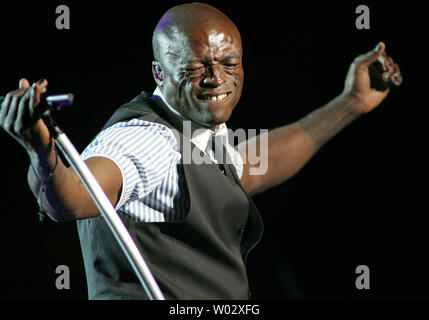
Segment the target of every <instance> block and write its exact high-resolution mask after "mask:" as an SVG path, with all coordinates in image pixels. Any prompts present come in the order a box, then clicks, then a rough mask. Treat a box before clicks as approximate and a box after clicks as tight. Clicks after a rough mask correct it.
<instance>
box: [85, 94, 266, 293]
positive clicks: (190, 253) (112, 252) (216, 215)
mask: <svg viewBox="0 0 429 320" xmlns="http://www.w3.org/2000/svg"><path fill="white" fill-rule="evenodd" d="M134 118H138V119H143V120H146V121H151V122H157V123H161V124H164V125H166V126H167V127H169V128H170V129H171V130H173V132H175V134H176V138H178V139H179V140H178V143H179V146H180V152H181V153H182V152H183V144H182V143H180V141H183V140H180V139H187V138H186V137H184V136H183V134H182V123H183V122H182V121H181V120H179V118H178V117H176V116H173V115H172V114H171V113H170V111H169V110H168V109H167V108H166V107H165V106H164V105H163V102H162V101H161V99H159V98H158V97H156V96H153V97H151V96H150V95H149V94H147V93H144V92H143V93H142V94H140V95H139V96H137V97H136V98H135V99H134V100H132V101H131V102H129V103H127V104H125V105H123V106H122V107H120V108H119V109H118V110H117V111H116V112H115V113H114V114H113V116H112V117H111V119H110V120H109V121H108V122H107V124H106V125H105V126H104V128H107V127H109V126H111V125H113V124H115V123H117V122H120V121H128V120H131V119H134ZM187 141H188V142H189V143H190V141H189V139H188V140H187ZM191 148H192V149H193V148H196V147H195V145H193V144H191ZM182 156H183V153H182ZM224 168H225V174H223V173H222V172H221V171H220V170H219V167H218V166H217V165H216V164H213V163H211V164H194V163H191V164H180V165H179V167H178V170H180V171H181V172H182V173H184V177H185V180H186V186H187V190H184V191H186V192H185V194H186V195H187V197H188V199H189V201H188V202H187V203H188V206H189V207H188V208H187V215H186V217H185V218H183V220H180V221H174V222H161V223H147V222H135V221H132V220H131V219H128V218H124V217H122V221H123V222H124V224H125V226H126V227H127V229H128V231H129V233H130V235H131V236H132V238H133V240H134V241H135V243H136V245H137V247H138V248H139V250H140V251H141V252H142V254H143V257H144V258H145V260H146V262H147V264H148V266H149V268H150V270H151V271H152V274H153V275H154V277H155V279H156V281H157V282H158V285H159V287H160V289H161V291H162V292H163V294H164V296H165V298H166V299H248V298H250V290H249V285H248V279H247V275H246V267H245V263H246V257H247V254H248V253H249V251H250V250H251V249H252V248H253V247H254V246H255V245H256V244H257V242H259V240H260V238H261V236H262V231H263V225H262V220H261V217H260V215H259V212H258V210H257V209H256V207H255V205H254V204H253V201H252V200H251V199H250V197H249V196H248V195H247V193H246V192H245V191H244V190H243V188H242V186H241V184H240V181H239V178H238V177H237V175H236V172H235V169H234V168H233V166H232V165H230V164H225V165H224ZM78 231H79V237H80V241H81V247H82V253H83V258H84V264H85V271H86V277H87V283H88V294H89V298H90V299H147V296H146V294H145V292H144V290H143V288H142V286H141V284H140V282H139V281H138V279H137V277H136V276H135V274H134V271H133V269H132V268H131V265H130V264H129V262H128V260H127V259H126V258H125V255H124V254H123V252H122V251H121V249H120V247H119V245H118V244H117V242H116V240H115V239H114V237H113V235H112V233H111V231H110V229H109V228H108V227H107V224H106V222H105V221H104V219H103V218H102V217H100V216H99V217H95V218H91V219H85V220H80V221H78Z"/></svg>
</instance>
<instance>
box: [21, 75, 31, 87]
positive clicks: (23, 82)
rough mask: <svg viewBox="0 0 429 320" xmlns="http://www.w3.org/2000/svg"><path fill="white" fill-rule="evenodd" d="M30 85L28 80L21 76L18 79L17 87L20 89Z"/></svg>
mask: <svg viewBox="0 0 429 320" xmlns="http://www.w3.org/2000/svg"><path fill="white" fill-rule="evenodd" d="M29 87H30V82H28V80H27V79H25V78H22V79H21V80H19V88H20V89H27V88H29Z"/></svg>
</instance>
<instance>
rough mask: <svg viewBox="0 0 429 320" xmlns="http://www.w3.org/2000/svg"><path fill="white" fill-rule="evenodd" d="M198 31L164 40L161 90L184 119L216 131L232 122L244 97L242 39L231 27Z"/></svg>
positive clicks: (175, 35) (180, 33)
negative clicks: (215, 128)
mask: <svg viewBox="0 0 429 320" xmlns="http://www.w3.org/2000/svg"><path fill="white" fill-rule="evenodd" d="M195 29H196V30H193V31H192V32H188V33H184V32H177V33H175V34H174V37H173V39H172V38H168V39H164V40H165V41H166V42H165V43H163V44H164V46H163V47H164V48H165V49H166V52H165V53H164V55H163V58H162V61H161V67H162V70H163V83H162V89H161V90H162V92H163V95H164V97H165V99H166V100H167V102H168V103H169V104H170V105H171V106H172V107H173V108H175V109H177V110H178V111H179V112H180V113H181V114H182V115H184V116H185V117H187V118H189V119H191V120H193V121H195V122H197V123H199V124H200V125H203V126H205V127H210V128H214V127H216V126H217V125H219V124H221V123H224V122H226V121H227V120H228V119H229V117H230V116H231V113H232V111H233V109H234V108H235V106H236V105H237V103H238V100H239V99H240V96H241V91H242V87H243V77H244V73H243V67H242V46H241V39H240V36H239V34H238V32H237V31H236V30H235V29H234V28H233V27H231V26H229V25H225V26H217V27H216V28H198V27H196V28H195Z"/></svg>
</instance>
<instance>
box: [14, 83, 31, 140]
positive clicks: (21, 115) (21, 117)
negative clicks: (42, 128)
mask: <svg viewBox="0 0 429 320" xmlns="http://www.w3.org/2000/svg"><path fill="white" fill-rule="evenodd" d="M35 87H36V86H35V85H34V84H33V85H32V86H31V88H29V89H28V90H27V91H26V92H25V94H24V95H23V97H22V98H21V101H20V102H19V105H18V111H17V113H16V118H15V120H14V124H13V129H14V132H15V133H21V130H22V128H23V127H24V123H26V124H25V125H31V124H29V122H30V121H29V120H30V119H31V115H30V114H28V113H27V114H26V113H25V111H27V110H28V108H29V103H28V102H29V100H30V98H31V96H32V91H34V90H35Z"/></svg>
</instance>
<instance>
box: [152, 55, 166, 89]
mask: <svg viewBox="0 0 429 320" xmlns="http://www.w3.org/2000/svg"><path fill="white" fill-rule="evenodd" d="M152 74H153V77H154V79H155V82H156V84H157V85H158V87H162V85H163V83H164V75H163V71H162V67H161V64H160V63H159V62H158V61H156V60H155V61H152Z"/></svg>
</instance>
